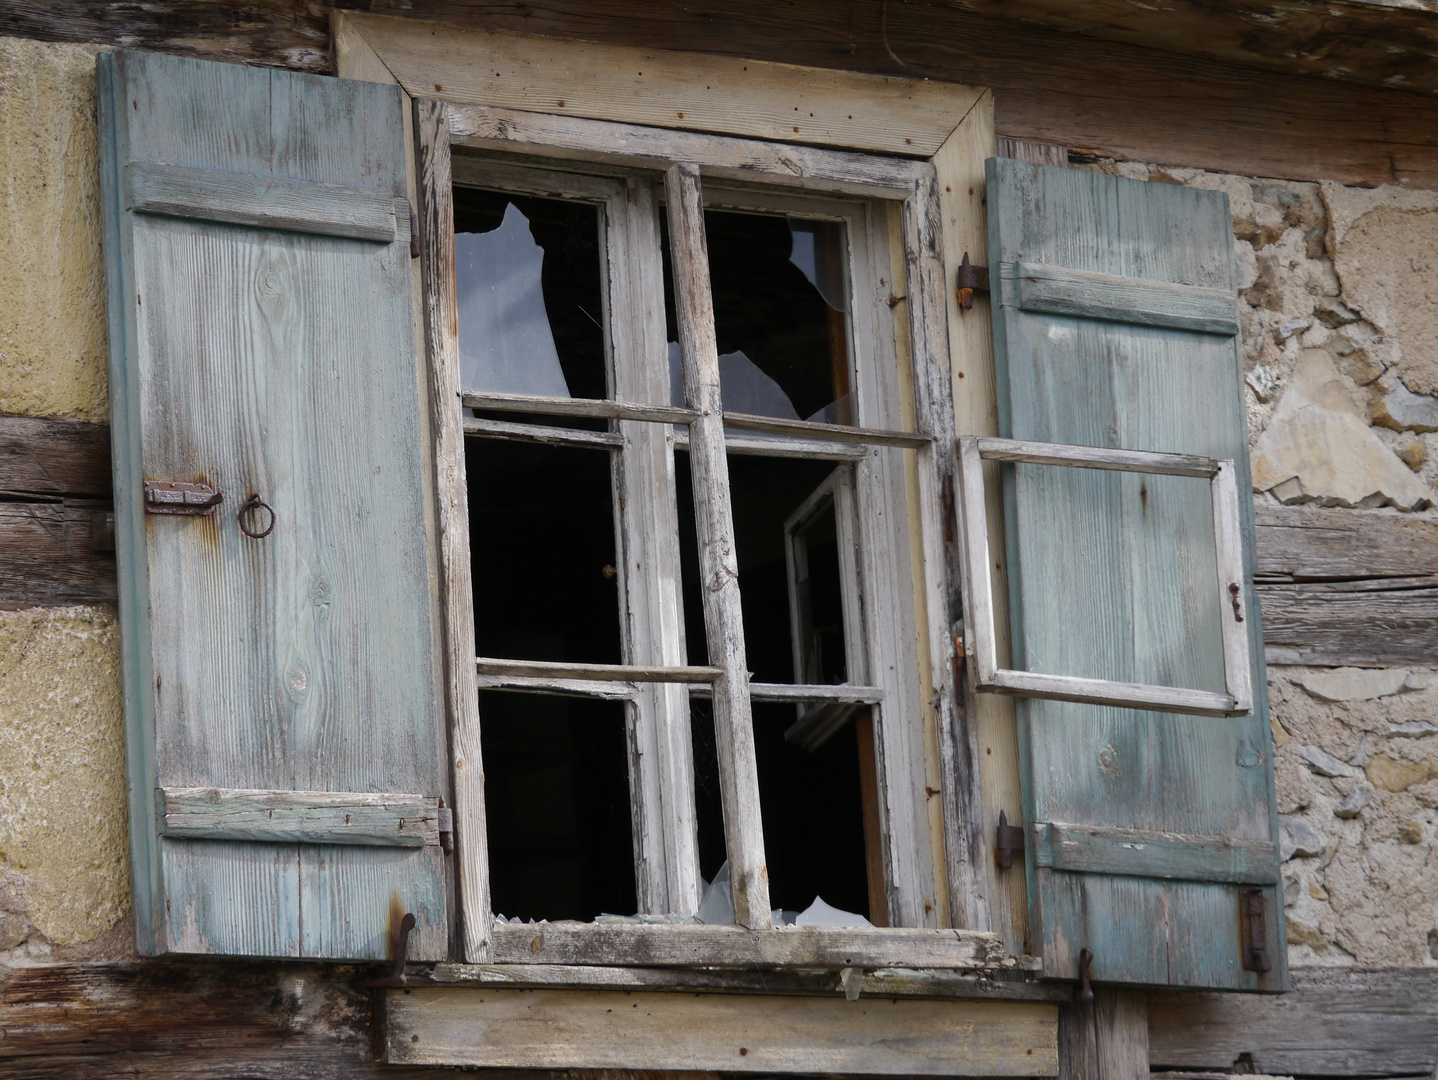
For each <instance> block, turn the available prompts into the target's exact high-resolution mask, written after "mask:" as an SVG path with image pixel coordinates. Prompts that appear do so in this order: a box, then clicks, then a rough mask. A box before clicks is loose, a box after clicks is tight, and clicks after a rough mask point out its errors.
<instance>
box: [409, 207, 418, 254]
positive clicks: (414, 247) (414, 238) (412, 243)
mask: <svg viewBox="0 0 1438 1080" xmlns="http://www.w3.org/2000/svg"><path fill="white" fill-rule="evenodd" d="M409 257H410V258H411V259H418V258H419V214H417V213H415V209H414V207H413V206H411V207H410V208H409Z"/></svg>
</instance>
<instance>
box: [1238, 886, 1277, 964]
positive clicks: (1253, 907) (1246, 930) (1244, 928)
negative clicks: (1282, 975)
mask: <svg viewBox="0 0 1438 1080" xmlns="http://www.w3.org/2000/svg"><path fill="white" fill-rule="evenodd" d="M1238 925H1239V932H1240V934H1241V937H1242V942H1243V970H1244V971H1267V970H1269V969H1270V968H1271V967H1272V966H1273V964H1272V962H1271V961H1270V960H1269V958H1268V916H1267V915H1266V914H1265V908H1264V904H1263V889H1262V887H1261V886H1258V885H1250V886H1248V887H1247V888H1244V889H1240V890H1239V893H1238Z"/></svg>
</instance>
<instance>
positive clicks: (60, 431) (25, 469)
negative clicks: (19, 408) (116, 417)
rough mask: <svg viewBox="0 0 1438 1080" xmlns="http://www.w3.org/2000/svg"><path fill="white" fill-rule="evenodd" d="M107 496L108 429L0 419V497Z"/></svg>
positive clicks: (74, 423) (20, 418)
mask: <svg viewBox="0 0 1438 1080" xmlns="http://www.w3.org/2000/svg"><path fill="white" fill-rule="evenodd" d="M29 495H72V496H74V495H89V496H91V497H94V498H109V496H110V428H109V425H106V424H82V423H80V422H79V421H76V420H35V419H31V418H30V417H27V416H0V498H17V497H18V498H24V497H25V496H29Z"/></svg>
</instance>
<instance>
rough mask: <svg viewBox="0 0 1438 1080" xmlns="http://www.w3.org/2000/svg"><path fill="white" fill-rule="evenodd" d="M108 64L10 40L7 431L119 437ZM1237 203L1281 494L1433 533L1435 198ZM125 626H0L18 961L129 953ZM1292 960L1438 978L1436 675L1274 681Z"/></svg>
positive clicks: (1258, 401) (1269, 441)
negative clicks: (121, 638)
mask: <svg viewBox="0 0 1438 1080" xmlns="http://www.w3.org/2000/svg"><path fill="white" fill-rule="evenodd" d="M95 51H96V50H94V49H92V48H86V47H77V46H68V45H52V44H43V43H39V42H32V41H25V40H19V39H13V38H0V198H3V199H4V203H5V205H4V208H3V210H0V250H4V251H6V252H7V258H6V259H5V260H0V413H9V414H19V415H28V416H45V417H67V418H73V419H80V420H89V421H101V422H103V421H104V420H106V419H107V413H108V403H107V399H106V390H105V386H106V380H105V374H104V372H105V360H104V297H103V262H102V259H101V255H100V234H99V210H98V183H97V179H96V150H95V119H94V105H93V102H94V54H95ZM1079 167H1082V168H1091V169H1097V170H1100V171H1104V172H1116V173H1119V174H1121V175H1125V176H1131V177H1135V178H1138V179H1144V180H1152V181H1162V182H1170V183H1184V184H1192V185H1195V186H1200V187H1207V188H1218V189H1221V190H1224V191H1226V192H1227V193H1228V195H1229V198H1230V200H1231V204H1232V207H1233V213H1234V230H1235V234H1236V236H1237V238H1238V245H1237V246H1238V260H1239V266H1240V272H1241V275H1242V284H1243V290H1244V291H1243V296H1244V301H1245V302H1244V305H1243V329H1244V341H1245V350H1246V368H1247V384H1248V395H1249V397H1248V409H1249V420H1250V428H1251V432H1252V435H1253V438H1254V469H1255V474H1256V476H1257V477H1258V480H1259V484H1260V486H1261V489H1262V490H1260V492H1259V493H1258V494H1257V495H1256V497H1257V498H1259V499H1266V500H1274V499H1276V500H1279V501H1283V502H1289V503H1295V502H1312V503H1317V504H1319V505H1325V506H1354V507H1386V508H1387V509H1386V511H1385V512H1388V513H1394V514H1397V513H1417V514H1422V515H1424V516H1430V517H1431V516H1435V514H1438V512H1435V511H1434V510H1433V508H1432V504H1433V502H1434V495H1433V486H1434V485H1435V483H1438V195H1435V194H1431V193H1425V192H1411V191H1404V190H1400V189H1391V188H1380V189H1376V190H1371V191H1370V190H1358V189H1350V188H1344V187H1341V186H1338V185H1330V184H1322V185H1319V184H1299V183H1286V182H1277V181H1268V180H1253V179H1248V178H1244V177H1237V176H1226V175H1220V174H1214V173H1205V172H1201V171H1197V170H1161V169H1157V168H1152V167H1149V166H1145V165H1139V164H1134V163H1127V162H1121V163H1115V162H1112V161H1089V162H1086V163H1084V164H1081V165H1080V166H1079ZM117 640H118V634H117V629H116V626H115V617H114V613H113V611H111V610H108V609H99V608H66V609H32V610H28V611H20V612H0V963H15V962H27V961H29V962H39V961H46V960H62V959H114V958H119V957H123V956H125V955H128V953H129V952H130V950H131V945H130V940H131V939H130V929H129V922H130V920H129V913H128V889H129V870H128V865H127V849H126V840H125V838H126V829H127V823H126V820H125V817H126V814H125V799H124V750H123V731H122V722H121V707H120V693H119V668H118V648H117ZM1270 691H1271V694H1272V701H1273V717H1274V723H1273V730H1274V742H1275V757H1276V764H1277V770H1278V792H1279V809H1280V811H1281V813H1282V814H1283V815H1284V816H1283V823H1284V836H1285V842H1284V854H1285V856H1286V861H1285V864H1284V880H1285V899H1286V902H1287V904H1288V911H1289V920H1290V921H1289V936H1290V941H1291V942H1292V945H1291V958H1292V961H1293V962H1294V963H1295V964H1340V963H1363V964H1433V963H1438V959H1435V956H1438V848H1435V842H1434V840H1435V827H1438V810H1435V808H1438V672H1435V671H1433V670H1421V671H1418V670H1414V671H1408V670H1405V671H1358V670H1343V669H1338V670H1323V669H1302V668H1291V667H1272V668H1270Z"/></svg>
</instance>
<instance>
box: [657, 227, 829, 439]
mask: <svg viewBox="0 0 1438 1080" xmlns="http://www.w3.org/2000/svg"><path fill="white" fill-rule="evenodd" d="M704 229H705V233H706V235H707V238H708V244H709V280H710V285H711V288H712V289H713V292H714V330H715V334H716V336H717V338H718V345H719V385H720V388H721V390H722V391H723V395H724V408H725V410H726V411H727V412H738V413H752V414H755V415H758V416H775V417H780V418H782V419H786V420H812V421H815V422H818V423H830V424H851V423H853V410H852V407H851V401H850V396H849V395H850V378H849V373H850V370H851V368H852V364H853V361H852V357H851V355H850V348H849V340H850V333H849V315H848V310H849V302H848V295H849V286H848V273H847V265H848V241H847V238H846V236H845V231H844V226H843V224H842V223H840V222H834V221H817V220H807V219H801V218H786V217H784V216H782V215H779V214H748V213H737V212H734V211H729V210H706V211H705V212H704ZM669 258H670V253H669V242H668V236H667V232H666V234H665V238H664V259H665V266H666V270H667V268H668V266H669ZM665 290H666V293H665V297H666V303H665V307H666V311H667V318H668V326H669V385H670V400H671V401H672V402H673V403H674V404H676V405H681V404H683V403H684V380H683V374H682V371H681V366H680V358H679V345H678V338H679V334H678V330H677V324H676V322H675V318H674V298H673V286H672V279H671V278H670V277H669V275H668V274H667V273H666V276H665Z"/></svg>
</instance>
